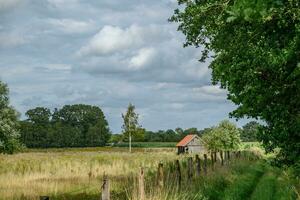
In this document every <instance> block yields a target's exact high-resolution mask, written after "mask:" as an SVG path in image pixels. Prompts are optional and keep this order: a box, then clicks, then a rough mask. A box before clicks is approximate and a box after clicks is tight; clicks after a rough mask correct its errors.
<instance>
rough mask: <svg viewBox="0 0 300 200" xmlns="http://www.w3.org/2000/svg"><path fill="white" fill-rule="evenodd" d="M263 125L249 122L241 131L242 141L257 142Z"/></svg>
mask: <svg viewBox="0 0 300 200" xmlns="http://www.w3.org/2000/svg"><path fill="white" fill-rule="evenodd" d="M260 127H261V125H260V124H259V123H258V122H256V121H251V122H248V123H247V124H245V125H244V126H243V129H242V131H241V140H242V141H243V142H255V141H257V136H258V134H259V129H260Z"/></svg>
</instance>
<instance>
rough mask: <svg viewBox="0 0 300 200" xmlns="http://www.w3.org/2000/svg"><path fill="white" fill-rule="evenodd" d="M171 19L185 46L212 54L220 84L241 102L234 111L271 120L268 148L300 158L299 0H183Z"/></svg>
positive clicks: (285, 158) (265, 134)
mask: <svg viewBox="0 0 300 200" xmlns="http://www.w3.org/2000/svg"><path fill="white" fill-rule="evenodd" d="M178 2H179V4H180V8H179V9H177V10H175V13H174V15H173V16H172V17H171V19H170V20H171V21H173V22H178V23H179V28H178V30H179V31H182V32H183V33H184V34H185V35H186V43H185V45H186V46H188V45H193V46H196V47H200V46H201V48H203V54H202V57H201V59H200V60H201V61H205V60H206V59H207V58H209V57H211V58H212V61H211V62H210V65H209V67H210V68H211V69H212V80H213V83H214V84H220V85H221V87H222V88H226V89H227V90H228V92H229V94H228V99H230V100H231V101H232V102H234V103H235V104H236V105H237V106H238V107H237V109H236V110H234V111H233V112H232V113H231V115H232V116H235V117H237V118H242V117H244V116H247V117H252V118H259V119H261V120H263V121H265V122H266V125H265V126H264V128H263V131H262V133H261V134H260V135H259V138H260V140H261V141H262V142H263V144H264V146H265V148H266V150H268V151H272V150H273V149H275V148H279V149H280V153H279V154H278V155H277V158H278V160H279V161H282V162H281V163H284V164H288V165H292V164H295V163H296V162H299V163H300V161H299V159H300V100H299V99H300V64H299V62H300V4H299V1H298V0H256V1H253V0H179V1H178Z"/></svg>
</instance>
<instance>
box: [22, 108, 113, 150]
mask: <svg viewBox="0 0 300 200" xmlns="http://www.w3.org/2000/svg"><path fill="white" fill-rule="evenodd" d="M26 116H27V118H28V119H27V120H25V121H22V122H21V135H22V141H23V142H24V143H25V144H26V146H27V147H86V146H103V145H105V144H106V143H107V142H108V140H109V139H110V135H111V134H110V131H109V127H108V123H107V121H106V119H105V116H104V114H103V112H102V110H101V109H100V108H99V107H97V106H90V105H84V104H77V105H66V106H64V107H63V108H61V109H55V110H54V112H53V113H51V111H50V109H48V108H43V107H37V108H35V109H31V110H28V111H27V112H26Z"/></svg>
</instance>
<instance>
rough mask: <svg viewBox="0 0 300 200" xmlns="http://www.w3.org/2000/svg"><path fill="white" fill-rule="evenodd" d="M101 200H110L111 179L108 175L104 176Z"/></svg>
mask: <svg viewBox="0 0 300 200" xmlns="http://www.w3.org/2000/svg"><path fill="white" fill-rule="evenodd" d="M101 190H102V194H101V200H110V191H109V179H108V176H107V175H105V174H104V175H103V184H102V187H101Z"/></svg>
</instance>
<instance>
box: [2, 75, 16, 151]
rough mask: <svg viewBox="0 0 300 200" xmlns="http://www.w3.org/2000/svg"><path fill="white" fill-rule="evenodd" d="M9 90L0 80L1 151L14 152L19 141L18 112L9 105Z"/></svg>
mask: <svg viewBox="0 0 300 200" xmlns="http://www.w3.org/2000/svg"><path fill="white" fill-rule="evenodd" d="M8 94H9V90H8V87H7V85H6V84H4V83H2V82H1V81H0V153H9V154H11V153H13V152H15V151H16V150H18V149H19V148H20V147H21V144H20V142H19V136H20V135H19V130H18V113H17V112H16V111H15V110H14V109H13V108H12V107H11V106H10V105H9V97H8Z"/></svg>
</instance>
